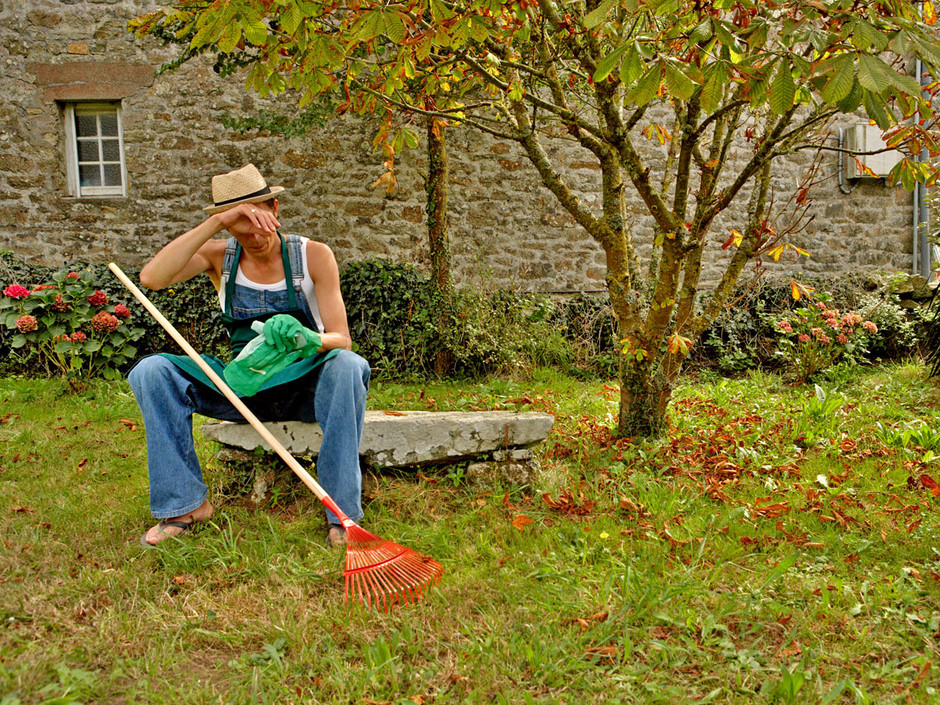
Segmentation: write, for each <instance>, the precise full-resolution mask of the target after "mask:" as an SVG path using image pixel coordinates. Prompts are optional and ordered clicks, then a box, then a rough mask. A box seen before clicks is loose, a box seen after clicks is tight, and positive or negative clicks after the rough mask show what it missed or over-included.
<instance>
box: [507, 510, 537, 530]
mask: <svg viewBox="0 0 940 705" xmlns="http://www.w3.org/2000/svg"><path fill="white" fill-rule="evenodd" d="M531 523H532V519H530V518H529V517H527V516H526V515H525V514H520V515H519V516H517V517H516V518H515V519H513V520H512V525H513V526H514V527H516V528H517V529H519V531H522V530H523V529H525V527H526V526H528V525H529V524H531Z"/></svg>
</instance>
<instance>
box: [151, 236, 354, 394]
mask: <svg viewBox="0 0 940 705" xmlns="http://www.w3.org/2000/svg"><path fill="white" fill-rule="evenodd" d="M278 236H279V237H280V233H279V234H278ZM241 255H242V247H241V245H239V246H238V247H237V249H236V251H235V262H234V264H233V265H232V271H231V272H229V275H228V278H227V280H226V282H225V310H224V311H223V312H222V324H223V325H224V326H225V328H226V329H227V330H228V332H229V336H230V338H231V343H232V359H233V360H234V359H235V357H236V356H237V355H238V353H239V352H241V350H242V348H244V347H245V346H246V345H247V344H248V341H250V340H251V339H252V338H254V337H255V335H257V334H256V333H255V332H254V331H253V330H251V324H252V322H254V321H266V320H268V319H269V318H271V317H272V316H275V315H277V314H279V313H283V314H287V315H289V316H293V317H294V318H296V319H297V320H298V321H300V323H301V324H303V325H304V326H314V327H315V325H314V323H313V322H312V321H310V320H309V318H308V316H307V314H306V312H305V311H304V310H303V309H302V308H300V307H298V305H297V298H296V296H295V294H294V289H293V287H291V286H290V282H291V281H292V277H291V268H290V258H289V257H288V254H287V242H286V241H285V240H284V238H283V237H281V258H282V259H283V261H284V281H285V283H286V284H287V300H288V305H289V308H288V310H286V311H268V312H266V313H263V314H261V315H258V316H250V317H248V318H235V317H233V316H232V313H231V311H232V297H233V296H234V295H235V274H236V272H238V262H239V260H240V259H241ZM338 353H339V350H327V351H326V352H322V353H318V354H316V355H312V356H310V357H306V358H301V359H299V360H295V361H294V362H292V363H291V364H289V365H288V366H287V367H285V368H284V369H283V370H281V371H280V372H278V373H277V374H275V375H273V376H272V377H271V378H270V379H267V380H265V382H264V384H262V385H261V388H260V389H259V390H258V392H263V391H264V390H266V389H271V388H272V387H279V386H281V385H283V384H288V383H290V382H294V381H296V380H298V379H300V378H301V377H305V376H306V375H308V374H309V373H310V372H312V371H313V370H314V369H315V368H317V367H319V366H320V365H322V364H323V363H324V362H326V361H327V360H329V359H330V358H331V357H334V356H335V355H337V354H338ZM159 354H160V355H162V356H163V357H165V358H167V359H168V360H169V361H170V362H172V363H173V364H174V365H176V366H177V367H178V368H180V369H181V370H182V371H183V372H185V373H186V374H187V375H188V376H189V377H191V378H193V379H195V380H196V381H198V382H202V383H203V384H205V385H207V386H208V387H209V388H210V389H214V390H215V391H217V392H219V393H220V394H221V393H222V392H221V391H220V390H219V389H218V387H216V386H215V384H214V383H213V382H212V380H210V379H209V377H208V375H206V373H205V372H203V370H202V368H201V367H199V365H198V364H197V363H196V361H195V360H193V359H192V358H191V357H189V356H188V355H171V354H170V353H159ZM200 357H201V358H202V359H203V360H204V361H205V362H206V364H208V365H209V367H210V368H212V370H213V371H214V372H216V373H217V374H218V375H219V377H222V371H223V370H224V369H225V363H223V362H222V361H221V360H220V359H219V358H217V357H216V356H215V355H205V354H203V355H200ZM223 379H224V377H223ZM239 396H241V395H239Z"/></svg>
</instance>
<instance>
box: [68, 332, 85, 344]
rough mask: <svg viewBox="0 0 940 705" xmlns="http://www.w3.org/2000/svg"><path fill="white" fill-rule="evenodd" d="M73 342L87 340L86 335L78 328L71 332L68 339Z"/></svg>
mask: <svg viewBox="0 0 940 705" xmlns="http://www.w3.org/2000/svg"><path fill="white" fill-rule="evenodd" d="M69 340H71V341H72V342H73V343H81V342H82V341H85V340H88V336H87V335H85V334H84V333H82V332H81V331H80V330H77V331H75V332H74V333H72V337H71V338H70V339H69Z"/></svg>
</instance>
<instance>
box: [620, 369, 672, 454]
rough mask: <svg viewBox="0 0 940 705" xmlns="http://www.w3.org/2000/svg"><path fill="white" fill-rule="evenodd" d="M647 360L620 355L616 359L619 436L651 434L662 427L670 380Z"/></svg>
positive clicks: (663, 430)
mask: <svg viewBox="0 0 940 705" xmlns="http://www.w3.org/2000/svg"><path fill="white" fill-rule="evenodd" d="M655 367H656V366H655V365H651V364H650V363H649V362H648V361H646V360H642V361H637V360H636V359H633V358H624V359H621V362H620V417H619V419H618V424H617V435H618V436H620V437H621V438H655V437H656V436H661V435H662V434H663V433H665V431H666V426H667V424H666V409H667V408H668V406H669V399H670V397H671V396H672V388H673V383H672V382H670V381H669V380H668V379H667V378H666V375H665V374H663V373H662V372H661V371H658V370H656V369H655Z"/></svg>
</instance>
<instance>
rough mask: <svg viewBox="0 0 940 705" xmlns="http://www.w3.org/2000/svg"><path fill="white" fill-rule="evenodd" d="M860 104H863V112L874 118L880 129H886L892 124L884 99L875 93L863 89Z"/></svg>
mask: <svg viewBox="0 0 940 705" xmlns="http://www.w3.org/2000/svg"><path fill="white" fill-rule="evenodd" d="M862 105H864V106H865V112H866V113H868V117H870V118H871V119H872V120H874V121H875V123H876V124H877V125H878V127H880V128H881V129H882V130H887V129H888V128H890V127H891V125H892V124H894V121H893V120H892V118H891V116H890V114H889V113H888V110H887V108H886V106H885V102H884V99H883V98H882V97H881V96H879V95H878V94H877V93H873V92H871V91H865V92H864V94H863V96H862Z"/></svg>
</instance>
